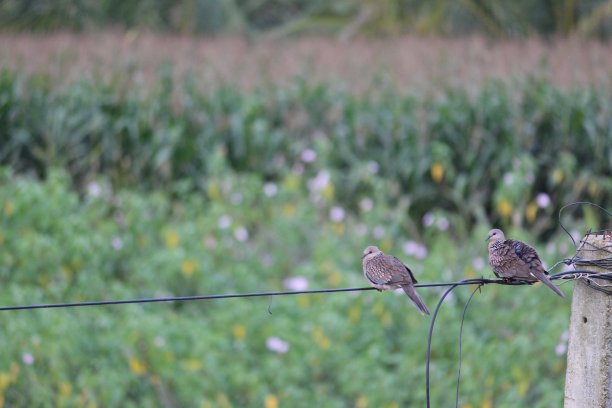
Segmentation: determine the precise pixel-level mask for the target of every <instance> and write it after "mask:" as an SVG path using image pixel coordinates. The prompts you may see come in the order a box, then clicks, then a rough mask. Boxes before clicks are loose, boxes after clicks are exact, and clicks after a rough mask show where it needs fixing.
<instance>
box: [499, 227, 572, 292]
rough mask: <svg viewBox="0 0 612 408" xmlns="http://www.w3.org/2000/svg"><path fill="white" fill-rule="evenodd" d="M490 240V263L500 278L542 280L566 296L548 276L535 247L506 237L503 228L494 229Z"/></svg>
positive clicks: (529, 280)
mask: <svg viewBox="0 0 612 408" xmlns="http://www.w3.org/2000/svg"><path fill="white" fill-rule="evenodd" d="M487 239H488V241H489V265H491V268H493V273H494V274H495V276H497V277H498V278H503V279H509V280H522V281H528V282H535V281H541V282H543V283H544V284H545V285H546V286H548V287H549V288H551V289H552V290H553V291H554V292H555V293H556V294H557V295H559V296H561V297H562V298H564V297H565V295H564V294H563V292H561V290H560V289H559V288H558V287H556V286H555V285H554V284H553V283H552V281H551V280H550V279H549V278H548V276H546V275H548V272H547V271H546V270H545V269H544V267H543V266H542V261H541V260H540V257H539V256H538V253H537V252H536V250H535V249H533V248H532V247H530V246H529V245H527V244H525V243H524V242H521V241H516V240H514V239H506V237H505V236H504V233H503V232H502V230H499V229H492V230H491V231H489V236H488V237H487Z"/></svg>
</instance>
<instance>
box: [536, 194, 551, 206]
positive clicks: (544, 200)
mask: <svg viewBox="0 0 612 408" xmlns="http://www.w3.org/2000/svg"><path fill="white" fill-rule="evenodd" d="M536 203H537V204H538V207H540V208H546V207H548V206H549V205H550V196H549V195H548V194H546V193H540V194H538V195H537V196H536Z"/></svg>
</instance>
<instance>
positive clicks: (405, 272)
mask: <svg viewBox="0 0 612 408" xmlns="http://www.w3.org/2000/svg"><path fill="white" fill-rule="evenodd" d="M361 259H362V262H363V275H364V276H365V278H366V279H367V280H368V282H369V283H370V285H372V286H374V287H375V288H376V289H378V290H379V291H382V290H392V289H396V288H402V289H403V290H404V292H405V293H406V295H407V296H408V297H409V298H410V300H412V302H413V303H414V304H415V306H416V307H417V308H418V309H419V311H420V312H421V313H422V314H424V315H428V314H429V309H427V306H426V305H425V302H423V299H421V297H420V296H419V294H418V293H417V292H416V290H415V288H414V284H415V283H417V280H416V279H415V278H414V275H413V274H412V271H411V270H410V268H408V267H407V266H406V265H404V263H403V262H402V261H400V260H399V259H397V258H396V257H394V256H392V255H385V254H384V253H383V252H382V251H381V250H380V249H378V248H377V247H375V246H369V247H367V248H366V249H365V250H364V251H363V256H362V257H361Z"/></svg>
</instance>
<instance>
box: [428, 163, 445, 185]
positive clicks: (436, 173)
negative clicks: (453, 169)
mask: <svg viewBox="0 0 612 408" xmlns="http://www.w3.org/2000/svg"><path fill="white" fill-rule="evenodd" d="M431 178H432V180H433V181H435V182H436V183H438V184H440V182H441V181H442V179H443V178H444V167H443V166H442V164H440V163H434V164H432V165H431Z"/></svg>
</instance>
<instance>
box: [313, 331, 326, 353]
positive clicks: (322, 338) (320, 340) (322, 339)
mask: <svg viewBox="0 0 612 408" xmlns="http://www.w3.org/2000/svg"><path fill="white" fill-rule="evenodd" d="M312 338H313V340H314V342H315V343H317V345H318V346H319V347H320V348H321V350H327V349H328V348H329V347H330V346H331V340H330V339H329V337H327V336H326V335H325V332H324V331H323V329H322V328H320V327H315V329H314V331H313V332H312Z"/></svg>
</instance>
